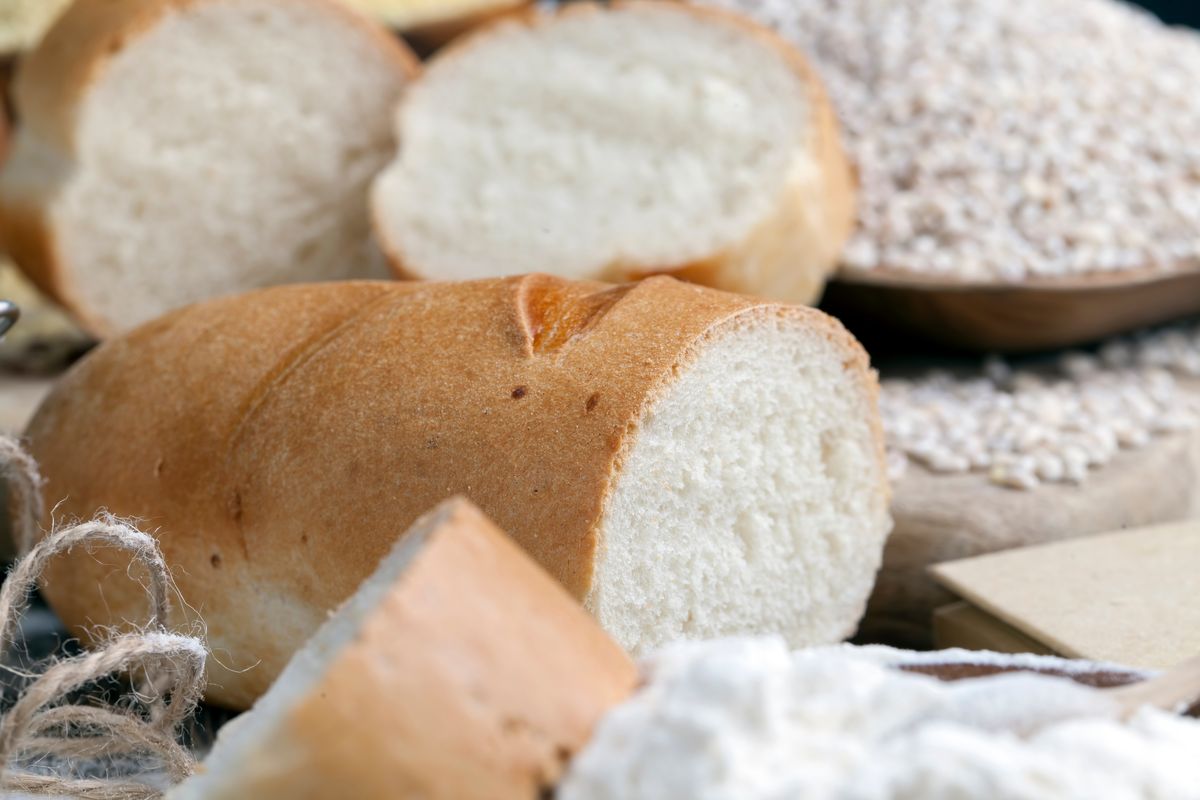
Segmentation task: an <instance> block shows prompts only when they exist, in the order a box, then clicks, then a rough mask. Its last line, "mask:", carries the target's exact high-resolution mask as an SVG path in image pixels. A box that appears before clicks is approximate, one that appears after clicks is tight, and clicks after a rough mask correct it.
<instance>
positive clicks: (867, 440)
mask: <svg viewBox="0 0 1200 800" xmlns="http://www.w3.org/2000/svg"><path fill="white" fill-rule="evenodd" d="M847 340H848V337H845V336H844V335H843V336H833V335H831V333H830V330H829V329H827V328H825V327H818V328H814V327H813V326H811V325H806V324H805V323H804V321H802V320H800V319H797V318H795V317H793V316H789V315H787V314H784V315H774V314H772V315H768V314H764V313H755V314H750V315H743V316H742V317H740V318H738V319H735V320H734V321H732V322H731V323H727V324H726V325H724V326H722V327H721V328H719V329H717V331H716V332H714V333H713V334H712V335H711V336H710V337H709V338H708V339H707V340H705V341H702V342H701V343H700V344H699V345H698V346H697V347H696V348H695V349H694V352H693V353H692V354H691V356H690V360H689V361H687V362H686V363H684V364H683V366H682V367H681V368H680V370H679V373H678V375H677V377H675V379H674V380H673V382H671V383H670V384H668V385H667V386H666V387H665V389H664V390H663V391H662V392H661V394H660V395H659V396H658V397H657V399H655V400H654V401H653V402H652V404H651V405H650V406H649V408H648V409H647V410H646V411H645V413H644V415H643V417H642V419H641V420H640V422H639V423H638V434H637V436H636V438H635V439H634V440H633V441H634V443H633V445H632V447H631V448H630V449H629V451H628V452H627V453H625V454H624V457H623V459H622V464H621V470H620V474H619V476H618V478H617V480H616V483H615V486H614V488H613V490H612V492H611V493H610V495H609V497H608V502H607V511H606V514H605V515H604V518H603V527H602V529H601V531H600V535H599V540H600V542H601V544H600V548H601V552H600V554H599V557H598V560H597V566H596V573H595V578H594V583H593V588H592V593H591V596H590V597H589V600H588V605H589V607H590V608H591V610H592V611H593V613H594V614H595V615H596V616H597V618H598V619H599V621H600V623H601V625H603V627H604V628H605V629H606V630H607V631H608V632H609V633H610V634H611V635H613V636H614V637H615V638H616V639H617V640H618V641H619V642H621V644H622V645H624V646H625V647H626V648H627V649H629V650H631V651H632V652H634V653H645V652H646V651H648V650H650V649H653V648H654V647H656V646H657V645H660V644H662V643H664V642H668V641H672V640H677V639H703V638H711V637H719V636H727V635H735V634H747V633H764V632H774V633H780V634H782V635H783V636H785V637H786V638H787V640H788V641H789V643H790V644H792V645H793V646H807V645H814V644H821V643H829V642H835V641H839V640H841V639H843V638H845V637H846V636H847V635H849V634H850V633H852V632H853V630H854V628H855V626H856V624H857V622H858V620H859V618H860V617H861V615H862V610H863V608H864V605H865V602H866V599H867V596H868V594H869V593H870V590H871V586H872V583H873V580H874V577H875V573H876V571H877V569H878V567H879V563H880V557H881V550H882V546H883V541H884V538H885V537H886V535H887V533H888V531H889V530H890V528H891V521H890V518H889V516H888V511H887V500H888V497H887V491H886V488H885V487H886V476H885V475H884V473H883V466H882V464H881V460H880V453H879V441H878V431H877V427H876V426H877V423H876V422H875V420H876V419H877V416H876V409H875V388H874V380H873V378H872V377H871V376H870V375H869V373H867V372H866V371H865V370H862V369H847V362H848V361H851V360H854V359H855V355H854V354H853V352H852V351H851V349H850V348H849V347H848V346H847ZM855 349H856V347H855ZM859 357H861V356H859Z"/></svg>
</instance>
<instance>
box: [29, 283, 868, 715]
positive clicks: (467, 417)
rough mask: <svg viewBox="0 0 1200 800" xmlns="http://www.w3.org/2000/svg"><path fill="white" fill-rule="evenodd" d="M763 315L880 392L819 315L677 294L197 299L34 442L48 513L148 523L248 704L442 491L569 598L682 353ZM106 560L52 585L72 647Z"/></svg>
mask: <svg viewBox="0 0 1200 800" xmlns="http://www.w3.org/2000/svg"><path fill="white" fill-rule="evenodd" d="M764 314H771V315H785V316H787V317H789V318H794V319H796V320H798V321H799V322H800V323H801V324H804V325H807V326H809V327H811V328H812V329H813V330H814V331H816V332H820V333H821V334H823V335H825V336H827V337H829V338H830V339H831V340H832V341H834V342H835V343H836V344H837V345H838V347H839V348H841V349H842V350H843V351H844V353H845V355H844V358H845V363H846V365H847V368H848V369H850V370H853V371H854V372H855V373H856V374H860V375H861V376H862V380H863V384H864V386H865V387H867V389H866V390H867V391H870V392H874V391H876V388H875V383H874V377H873V375H871V374H869V370H868V369H867V366H866V355H865V353H863V351H862V349H861V348H860V347H859V346H858V345H857V343H856V342H854V340H853V339H852V338H851V337H850V336H849V334H847V333H846V332H845V331H844V329H842V328H841V326H840V325H838V324H837V323H836V322H835V321H833V320H831V319H830V318H828V317H826V316H825V315H823V314H821V313H819V312H816V311H813V310H810V309H801V308H793V307H786V306H778V305H773V304H769V303H765V302H763V301H757V300H753V299H750V298H746V297H741V296H737V295H732V294H726V293H723V292H716V291H712V290H709V289H704V288H702V287H698V286H694V285H690V284H685V283H681V282H679V281H676V280H673V279H671V278H665V277H658V278H651V279H648V280H646V281H643V282H641V283H639V284H635V285H632V286H622V287H612V286H608V285H604V284H595V283H578V282H569V281H563V280H561V279H557V278H552V277H548V276H540V275H532V276H524V277H519V278H506V279H495V280H485V281H475V282H468V283H459V284H442V283H370V282H364V283H346V284H324V285H314V286H298V287H282V288H276V289H271V290H264V291H259V292H254V293H250V294H247V295H242V296H239V297H234V298H227V299H222V300H217V301H213V302H208V303H204V304H201V305H197V306H193V307H191V308H189V309H185V310H183V311H180V312H177V313H175V314H172V315H169V316H168V317H166V318H164V319H162V320H160V321H158V322H156V323H152V324H150V325H148V326H145V327H143V328H141V329H139V330H137V331H135V332H134V333H132V334H130V335H128V336H126V337H123V338H120V339H116V340H113V341H112V342H110V343H108V344H106V345H104V346H102V347H101V348H100V349H99V350H97V351H95V352H94V353H93V354H91V355H90V356H89V357H88V358H87V359H85V360H84V361H83V362H82V363H81V364H79V365H77V367H76V368H75V369H74V370H73V371H72V372H71V373H69V374H68V376H67V377H66V378H65V379H64V380H63V382H62V383H61V384H60V385H59V387H58V388H57V390H56V391H55V393H54V394H53V395H52V396H51V398H50V399H49V400H48V401H47V402H46V403H45V404H44V405H43V407H42V408H41V409H40V411H39V413H38V414H37V416H36V417H35V419H34V421H33V422H32V423H31V425H30V428H29V431H28V434H29V437H30V440H31V443H32V448H33V452H34V454H35V456H36V457H37V458H38V459H39V461H40V463H41V464H42V468H43V471H44V473H45V474H46V476H47V477H48V480H49V483H48V485H47V489H46V499H47V501H48V505H50V506H53V505H55V504H56V503H59V502H60V501H63V504H62V506H61V507H60V512H59V515H60V516H63V515H66V516H81V517H86V516H88V515H90V514H91V513H93V512H94V511H95V510H96V509H97V508H100V507H106V508H108V509H110V510H111V511H113V512H114V513H117V514H119V515H124V516H134V517H138V518H139V519H142V520H144V522H145V524H146V525H148V526H149V527H150V528H152V529H158V530H159V532H160V542H161V544H162V547H163V550H164V553H165V555H166V557H167V560H168V562H169V563H171V564H172V565H173V566H174V567H175V568H176V571H177V575H176V578H177V580H178V582H179V585H180V587H181V589H182V591H183V595H184V596H185V597H187V598H188V599H189V600H190V601H191V602H192V603H193V604H195V605H197V607H198V608H199V609H200V611H201V612H202V613H203V614H204V616H205V618H206V619H207V621H208V624H209V633H210V637H211V638H212V639H213V641H214V642H215V643H217V645H218V647H220V648H223V649H224V650H225V651H226V652H228V653H230V654H232V656H233V661H232V662H231V661H228V660H227V664H228V665H229V666H234V667H247V666H250V665H251V664H253V663H254V662H255V661H258V660H261V662H262V666H261V667H260V668H258V669H255V670H251V671H249V672H246V673H243V674H239V675H229V674H223V673H221V671H220V668H219V667H218V668H216V669H215V670H214V675H215V678H214V680H215V682H216V683H218V684H220V685H219V686H216V687H215V689H214V697H215V699H217V700H218V701H220V702H223V703H227V704H231V705H244V704H245V703H247V702H248V701H249V700H252V699H253V698H254V697H255V696H257V695H258V694H259V693H261V691H262V690H263V689H264V688H265V687H266V686H267V684H268V683H269V681H270V680H271V679H272V678H273V677H274V676H275V675H276V674H277V673H278V670H279V669H280V668H281V667H282V665H283V663H284V662H285V661H286V659H287V657H288V656H289V655H290V654H291V652H292V651H293V650H294V649H295V648H296V647H298V646H299V645H300V644H301V643H302V642H303V641H304V639H305V638H306V637H307V636H308V635H309V634H311V632H312V630H313V629H315V627H316V623H317V622H319V621H320V620H321V619H322V615H323V614H324V613H325V611H326V610H327V609H329V608H332V607H333V606H335V605H336V604H337V603H339V602H340V601H341V600H342V599H344V598H345V597H347V596H349V595H350V594H351V593H352V592H353V591H354V589H355V588H356V587H357V585H358V583H359V581H361V580H362V579H363V578H364V577H365V576H366V575H368V574H369V573H370V572H371V571H372V570H373V569H374V566H375V564H376V563H377V562H378V560H379V558H380V557H381V556H382V555H383V554H384V553H385V552H386V551H387V550H388V548H389V547H390V546H391V544H392V541H393V540H394V538H395V535H396V531H397V530H398V529H400V528H403V527H404V526H405V525H407V524H409V523H411V522H412V521H413V520H414V519H416V518H417V516H418V515H420V514H421V513H422V512H424V510H425V509H427V508H429V507H430V506H431V505H433V504H435V503H437V502H439V501H441V500H443V499H444V498H446V497H449V496H451V495H454V494H462V495H465V496H467V497H470V498H471V499H472V500H473V501H474V502H476V503H478V504H479V505H480V506H481V507H482V508H483V509H484V511H485V512H486V513H488V514H489V516H491V517H492V518H493V519H495V520H496V521H497V523H498V524H500V525H501V526H502V527H503V528H504V529H505V530H507V531H509V532H510V534H511V535H512V536H513V538H514V539H516V541H517V542H518V543H520V544H521V545H522V546H524V547H525V548H526V550H527V551H528V552H530V553H531V554H532V555H533V557H534V559H535V560H536V561H538V562H539V563H540V564H542V565H543V566H544V567H546V568H547V569H548V571H549V572H550V573H551V574H552V575H553V576H554V577H555V578H557V579H558V580H559V581H560V582H562V583H563V584H564V585H565V586H566V587H567V589H568V590H569V591H570V593H571V594H572V595H573V596H575V597H577V598H581V599H582V598H584V597H586V596H587V594H588V591H589V589H590V587H591V582H592V572H593V559H594V556H595V553H596V546H597V542H596V530H597V526H598V524H599V521H600V519H601V515H602V509H603V503H604V500H605V497H606V495H607V492H608V490H609V487H610V483H611V481H612V480H613V478H614V477H615V471H616V469H617V465H618V459H619V456H620V453H621V452H622V450H623V449H624V447H625V446H626V445H627V440H629V439H630V438H631V433H633V432H634V431H635V430H636V427H637V424H638V422H639V420H640V418H641V415H642V413H643V412H644V410H645V408H646V406H647V404H648V402H650V401H651V400H652V399H653V397H654V395H655V393H656V392H657V391H658V390H659V388H660V387H661V386H662V385H663V384H664V382H665V381H669V380H671V379H672V377H673V375H674V374H675V371H676V369H677V368H678V366H679V365H680V364H681V363H683V362H684V361H685V360H687V359H689V358H690V357H691V356H692V351H693V349H694V344H695V343H696V342H697V341H698V340H700V339H701V338H703V337H705V336H707V335H709V334H710V333H711V332H712V331H714V330H715V329H717V328H718V327H720V326H722V325H725V324H733V323H735V322H736V321H737V320H738V319H742V318H745V317H746V315H764ZM873 424H876V425H877V422H875V421H873ZM876 433H877V445H878V448H879V453H880V463H881V464H882V436H879V435H878V429H876ZM103 561H104V559H100V560H99V561H97V560H93V559H91V558H88V557H84V556H79V557H70V558H66V559H62V560H61V561H60V562H58V564H57V565H56V566H57V569H56V571H55V572H54V573H53V574H52V575H51V585H50V586H48V587H47V594H48V596H49V598H50V599H51V602H52V603H53V604H54V606H55V608H56V610H58V611H59V613H60V614H61V615H62V617H63V618H64V620H66V621H67V622H68V623H69V624H70V625H72V626H73V627H74V629H75V630H76V631H78V630H79V629H80V627H81V626H82V625H84V624H85V623H86V621H87V620H88V619H89V615H91V614H94V615H97V616H96V617H93V619H94V620H95V621H97V622H109V621H111V620H112V619H114V618H115V619H120V618H121V617H122V611H123V609H122V607H121V605H120V604H118V603H114V602H113V595H112V594H111V592H116V591H119V590H120V589H121V587H123V586H125V587H127V582H124V583H122V581H120V580H116V579H113V580H108V579H106V578H105V573H106V571H108V570H110V569H111V567H104V566H102V562H103ZM251 586H253V587H257V589H254V590H251V589H249V588H248V587H251ZM256 593H257V594H256ZM101 594H104V596H105V599H106V601H107V603H106V602H105V601H103V600H102V599H101ZM254 597H266V598H268V599H269V600H270V602H269V603H266V602H264V601H262V600H253V598H254ZM139 601H140V599H139V598H134V599H132V600H131V604H134V603H136V602H139ZM134 607H136V606H134ZM130 616H132V614H130ZM268 630H269V631H270V632H271V635H270V636H267V635H265V632H266V631H268Z"/></svg>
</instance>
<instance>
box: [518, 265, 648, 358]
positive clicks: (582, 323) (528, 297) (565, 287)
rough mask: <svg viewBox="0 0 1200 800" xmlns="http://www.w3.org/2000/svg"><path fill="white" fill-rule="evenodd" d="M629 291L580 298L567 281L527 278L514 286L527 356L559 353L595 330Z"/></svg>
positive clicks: (620, 288) (617, 289)
mask: <svg viewBox="0 0 1200 800" xmlns="http://www.w3.org/2000/svg"><path fill="white" fill-rule="evenodd" d="M631 288H632V285H629V286H616V287H613V288H611V289H604V290H602V291H599V292H592V293H591V294H585V295H580V294H579V293H578V292H579V290H578V288H577V287H575V286H573V285H572V283H571V282H570V281H564V280H562V279H560V278H552V277H550V276H547V275H529V276H526V277H525V278H522V279H521V280H520V282H519V283H518V284H517V295H516V312H517V323H518V326H519V328H520V331H521V336H522V338H523V342H522V344H523V345H524V347H525V351H526V353H527V354H528V355H541V354H546V353H553V352H555V351H558V350H561V349H562V348H564V347H566V346H567V345H568V344H570V343H571V341H572V340H573V339H575V338H576V337H577V336H579V335H580V334H582V333H584V332H586V331H587V330H588V329H589V328H591V327H592V326H594V325H595V324H596V323H597V321H599V320H600V319H601V318H602V317H603V316H604V315H605V314H606V313H608V311H609V310H611V309H612V308H613V306H615V305H616V304H617V303H618V302H619V301H620V300H621V298H623V297H624V296H625V295H626V293H628V292H629V290H630V289H631Z"/></svg>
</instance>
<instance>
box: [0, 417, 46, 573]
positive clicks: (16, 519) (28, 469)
mask: <svg viewBox="0 0 1200 800" xmlns="http://www.w3.org/2000/svg"><path fill="white" fill-rule="evenodd" d="M0 478H3V479H4V480H5V482H6V483H7V484H8V488H9V491H10V492H11V493H12V498H11V506H12V509H13V520H12V522H13V525H12V527H13V537H14V540H15V544H16V546H17V555H19V556H20V555H25V554H26V553H28V552H29V550H30V548H32V547H33V542H34V540H35V539H37V533H38V525H39V524H40V523H41V520H42V515H43V514H44V513H45V507H44V506H43V504H42V484H43V480H42V474H41V472H39V471H38V465H37V462H36V461H34V460H33V456H31V455H29V454H28V453H26V452H25V449H24V448H23V447H21V443H20V442H18V441H17V440H16V439H14V438H13V437H11V436H0ZM0 511H3V509H0Z"/></svg>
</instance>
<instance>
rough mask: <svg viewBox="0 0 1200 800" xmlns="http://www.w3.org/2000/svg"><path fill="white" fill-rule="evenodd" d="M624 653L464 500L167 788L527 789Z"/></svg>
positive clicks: (436, 792)
mask: <svg viewBox="0 0 1200 800" xmlns="http://www.w3.org/2000/svg"><path fill="white" fill-rule="evenodd" d="M636 680H637V674H636V670H635V669H634V666H633V663H632V662H631V661H630V660H629V659H628V657H627V656H626V655H625V654H624V653H623V652H622V651H621V648H620V647H618V646H617V645H616V643H615V642H613V641H612V640H611V639H609V638H608V637H606V636H605V635H604V633H603V632H602V631H601V630H600V629H599V628H597V627H596V625H595V623H594V622H592V621H591V620H590V619H588V617H587V615H586V614H585V613H584V612H583V611H582V610H581V609H580V608H579V606H578V605H577V604H576V603H575V602H574V601H573V600H572V599H571V598H570V596H568V595H567V594H566V593H565V592H564V591H563V590H562V588H561V587H560V586H558V585H556V584H555V583H554V581H553V580H552V579H551V578H550V577H549V576H547V575H546V574H545V573H544V572H543V571H542V570H540V569H538V567H537V565H535V564H534V563H533V562H532V561H530V560H529V557H528V556H526V555H525V554H524V553H522V552H521V550H520V549H519V548H517V547H516V546H515V545H514V544H513V543H512V542H511V541H510V540H509V539H508V537H506V536H505V535H504V534H503V532H501V531H499V530H497V529H496V527H495V526H494V525H492V524H491V523H490V522H488V520H487V519H486V518H485V517H484V516H483V515H481V514H480V513H479V511H478V510H477V509H476V508H474V507H473V506H472V505H471V504H470V503H468V502H466V501H463V500H450V501H447V502H445V503H443V504H442V505H441V506H439V507H438V508H437V509H436V510H434V511H433V512H431V513H430V514H429V515H427V516H425V517H423V518H421V519H420V520H418V521H417V523H416V524H415V525H414V526H413V528H412V529H411V530H410V531H409V532H408V533H406V534H405V535H404V537H403V538H402V539H401V540H400V542H399V544H397V545H396V547H395V548H394V549H393V550H392V552H391V553H390V554H389V555H388V556H387V557H386V558H385V559H384V561H383V563H382V565H381V566H380V567H379V568H378V569H377V570H376V571H375V572H374V574H372V575H371V577H369V578H368V579H367V580H366V582H365V583H364V584H363V585H362V588H360V589H359V590H358V592H357V593H355V594H354V596H353V597H352V598H351V599H350V600H349V601H348V602H347V603H346V604H344V605H343V606H342V607H341V608H340V609H339V610H338V613H337V614H336V615H335V616H334V617H333V618H332V619H330V620H329V621H328V622H326V623H325V624H324V625H322V626H321V629H320V630H319V631H318V632H317V634H316V635H315V636H314V637H313V638H312V640H310V641H309V642H308V643H307V644H306V645H305V646H304V647H303V649H301V650H300V652H299V653H297V654H296V656H295V657H294V658H293V659H292V660H291V662H289V664H288V666H287V668H286V669H285V670H284V672H283V675H282V676H281V677H280V679H279V681H278V682H277V683H276V684H275V685H274V686H273V687H272V688H271V690H270V691H269V692H268V693H267V694H266V695H265V696H264V697H263V698H261V699H260V700H259V702H258V703H257V704H256V705H255V707H254V709H253V710H252V711H250V712H249V713H248V714H247V715H246V716H244V717H243V718H241V719H239V720H237V721H235V722H234V723H232V724H231V725H230V726H228V727H227V728H226V729H225V730H223V731H222V732H221V736H220V738H219V739H218V740H217V744H216V747H215V749H214V750H213V752H212V753H211V754H210V755H209V756H208V758H207V760H206V761H205V762H204V765H203V767H202V770H203V771H202V772H201V773H200V774H199V775H198V776H196V777H194V778H192V779H191V780H190V781H187V782H185V783H184V784H183V785H181V786H179V787H177V788H176V789H175V790H174V791H172V792H171V793H170V794H169V795H168V797H170V798H171V800H191V799H192V798H196V799H197V800H200V799H202V800H222V798H228V799H229V800H234V799H235V798H239V799H240V798H249V797H256V798H270V797H278V798H288V800H304V798H312V800H326V798H332V797H347V798H355V800H375V799H376V798H377V799H378V800H390V799H391V798H397V797H421V798H424V800H536V798H538V797H544V796H545V794H544V793H545V792H547V791H548V790H550V789H551V788H552V787H553V786H554V784H555V782H556V781H557V780H558V778H559V776H560V775H561V774H562V772H563V771H564V768H565V766H566V760H567V758H569V757H570V756H571V755H572V754H573V753H575V752H576V751H577V750H579V749H580V748H581V747H582V746H583V744H584V743H585V742H586V741H587V739H588V736H589V735H590V733H591V730H592V727H593V725H594V724H595V723H596V721H597V720H598V719H599V718H600V716H601V714H602V713H603V712H604V711H605V710H606V709H607V708H608V707H609V706H611V705H613V704H614V703H616V702H618V701H620V700H621V699H623V698H624V697H625V696H626V695H627V694H628V693H629V692H631V691H632V689H633V687H634V684H635V682H636Z"/></svg>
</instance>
